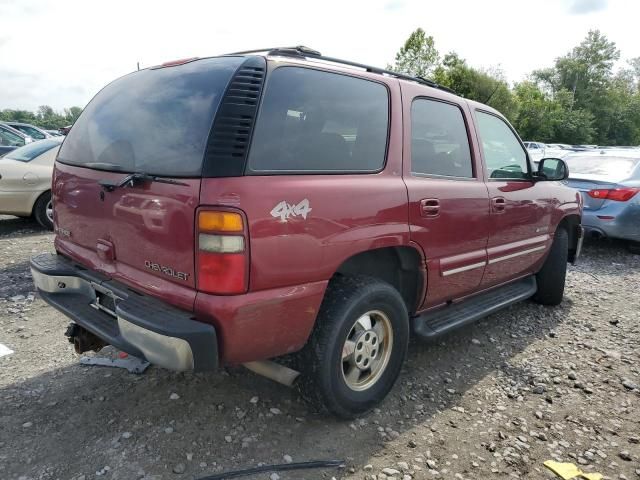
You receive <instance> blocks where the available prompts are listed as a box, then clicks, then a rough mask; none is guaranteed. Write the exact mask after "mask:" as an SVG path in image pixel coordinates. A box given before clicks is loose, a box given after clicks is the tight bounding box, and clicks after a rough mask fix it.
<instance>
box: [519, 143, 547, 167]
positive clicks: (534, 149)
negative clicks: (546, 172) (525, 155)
mask: <svg viewBox="0 0 640 480" xmlns="http://www.w3.org/2000/svg"><path fill="white" fill-rule="evenodd" d="M523 143H524V146H525V148H526V149H527V151H528V152H529V158H531V160H532V161H533V162H534V163H535V164H536V165H537V164H538V162H539V161H540V160H542V159H543V158H544V157H548V156H549V155H546V153H545V150H546V148H547V146H546V145H545V144H544V143H541V142H523Z"/></svg>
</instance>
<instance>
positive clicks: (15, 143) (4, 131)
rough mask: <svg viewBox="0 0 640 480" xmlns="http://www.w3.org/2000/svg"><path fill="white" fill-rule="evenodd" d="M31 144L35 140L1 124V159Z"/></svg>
mask: <svg viewBox="0 0 640 480" xmlns="http://www.w3.org/2000/svg"><path fill="white" fill-rule="evenodd" d="M31 142H33V139H32V138H31V137H30V136H29V135H26V134H24V133H23V132H21V131H20V130H16V129H15V128H12V127H10V126H9V125H6V124H4V123H0V157H1V156H3V155H5V154H7V153H9V152H10V151H12V150H15V149H16V148H18V147H22V146H24V145H26V144H27V143H31Z"/></svg>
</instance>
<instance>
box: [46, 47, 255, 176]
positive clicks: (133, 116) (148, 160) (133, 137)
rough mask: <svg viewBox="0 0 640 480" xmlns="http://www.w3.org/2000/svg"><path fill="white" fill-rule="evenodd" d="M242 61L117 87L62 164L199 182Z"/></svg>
mask: <svg viewBox="0 0 640 480" xmlns="http://www.w3.org/2000/svg"><path fill="white" fill-rule="evenodd" d="M243 60H244V59H243V58H242V57H220V58H209V59H204V60H198V61H194V62H190V63H187V64H185V65H180V66H175V67H167V68H158V69H155V70H154V69H148V70H141V71H139V72H134V73H132V74H130V75H126V76H124V77H122V78H120V79H118V80H116V81H114V82H113V83H111V84H109V85H108V86H106V87H105V88H104V89H103V90H102V91H101V92H100V93H98V94H97V95H96V96H95V97H94V99H93V100H92V101H91V102H90V103H89V105H88V106H87V108H85V110H84V111H83V112H82V114H81V115H80V118H78V120H77V121H76V123H75V124H74V125H73V128H72V129H71V131H70V132H69V135H68V136H67V139H66V140H65V142H64V144H63V146H62V148H61V149H60V153H59V155H58V160H59V161H61V162H63V163H68V164H72V165H79V166H84V167H90V168H95V169H102V170H113V171H123V172H145V173H149V174H153V175H164V176H176V177H180V176H182V177H189V176H200V174H201V171H202V161H203V157H204V150H205V146H206V143H207V137H208V135H209V131H210V129H211V125H212V123H213V117H214V115H215V112H216V109H217V107H218V105H219V103H220V100H221V98H222V96H223V94H224V91H225V88H226V86H227V84H228V83H229V80H230V79H231V76H232V75H233V74H234V72H235V71H236V69H237V68H238V67H239V66H240V64H241V63H242V61H243Z"/></svg>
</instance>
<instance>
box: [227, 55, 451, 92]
mask: <svg viewBox="0 0 640 480" xmlns="http://www.w3.org/2000/svg"><path fill="white" fill-rule="evenodd" d="M262 52H267V54H268V55H282V56H289V57H301V58H313V59H317V60H324V61H325V62H331V63H339V64H342V65H349V66H351V67H356V68H362V69H364V70H365V71H367V72H371V73H377V74H380V75H387V76H390V77H395V78H401V79H402V80H409V81H412V82H418V83H421V84H422V85H427V86H429V87H433V88H437V89H439V90H444V91H445V92H449V93H453V94H455V93H456V92H454V91H453V90H451V89H450V88H448V87H445V86H444V85H440V84H439V83H436V82H434V81H433V80H429V79H428V78H424V77H414V76H413V75H408V74H406V73H400V72H394V71H392V70H386V69H384V68H378V67H372V66H371V65H365V64H363V63H358V62H352V61H350V60H342V59H340V58H335V57H327V56H325V55H322V54H321V53H320V52H319V51H317V50H313V49H312V48H309V47H305V46H303V45H298V46H295V47H275V48H260V49H256V50H245V51H242V52H234V53H229V54H227V55H247V54H250V53H262Z"/></svg>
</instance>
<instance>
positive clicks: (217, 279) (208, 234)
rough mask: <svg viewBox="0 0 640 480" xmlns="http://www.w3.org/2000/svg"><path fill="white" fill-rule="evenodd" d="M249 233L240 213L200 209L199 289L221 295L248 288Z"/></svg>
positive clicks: (244, 290) (240, 291)
mask: <svg viewBox="0 0 640 480" xmlns="http://www.w3.org/2000/svg"><path fill="white" fill-rule="evenodd" d="M246 237H247V236H246V229H245V224H244V219H243V216H242V215H241V214H240V213H237V212H229V211H212V210H201V211H199V212H198V237H197V238H198V253H197V255H198V262H197V272H198V284H197V286H198V290H200V291H203V292H207V293H215V294H221V295H229V294H235V293H244V292H246V291H247V286H248V285H247V280H248V268H249V262H248V252H247V241H246Z"/></svg>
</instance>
